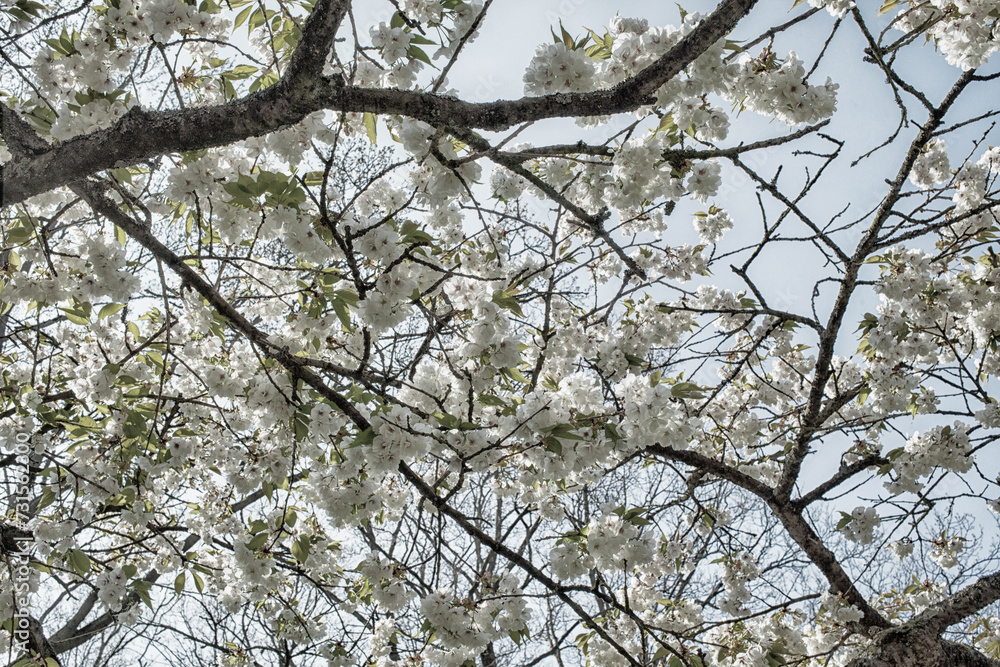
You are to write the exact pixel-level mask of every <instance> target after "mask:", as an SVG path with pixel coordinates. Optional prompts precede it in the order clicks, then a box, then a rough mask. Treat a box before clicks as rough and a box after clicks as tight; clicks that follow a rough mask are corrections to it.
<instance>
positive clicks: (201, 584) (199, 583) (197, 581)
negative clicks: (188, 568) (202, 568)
mask: <svg viewBox="0 0 1000 667" xmlns="http://www.w3.org/2000/svg"><path fill="white" fill-rule="evenodd" d="M191 575H192V576H193V577H194V587H195V588H197V589H198V592H199V593H204V592H205V580H204V579H202V578H201V577H199V576H198V573H197V572H192V573H191Z"/></svg>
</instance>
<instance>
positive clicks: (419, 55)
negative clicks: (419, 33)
mask: <svg viewBox="0 0 1000 667" xmlns="http://www.w3.org/2000/svg"><path fill="white" fill-rule="evenodd" d="M406 55H407V56H409V57H410V58H413V59H415V60H419V61H421V62H424V63H427V64H428V65H430V66H431V67H433V66H434V64H433V63H432V62H431V59H430V58H429V57H428V55H427V54H426V53H425V52H424V50H423V49H421V48H420V47H419V46H417V45H416V44H410V48H408V49H407V50H406Z"/></svg>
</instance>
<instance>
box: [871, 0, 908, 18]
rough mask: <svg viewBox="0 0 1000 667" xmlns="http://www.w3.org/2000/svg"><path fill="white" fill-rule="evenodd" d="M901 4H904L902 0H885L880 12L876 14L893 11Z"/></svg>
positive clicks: (880, 14)
mask: <svg viewBox="0 0 1000 667" xmlns="http://www.w3.org/2000/svg"><path fill="white" fill-rule="evenodd" d="M901 4H903V2H902V0H885V2H883V3H882V6H881V7H879V10H878V14H876V15H875V16H882V14H885V13H886V12H891V11H892V10H893V9H895V8H896V7H898V6H899V5H901Z"/></svg>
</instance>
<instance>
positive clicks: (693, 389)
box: [670, 382, 705, 399]
mask: <svg viewBox="0 0 1000 667" xmlns="http://www.w3.org/2000/svg"><path fill="white" fill-rule="evenodd" d="M670 395H671V396H673V397H674V398H694V399H700V398H705V390H704V389H702V388H701V387H699V386H698V385H696V384H694V383H692V382H678V383H677V384H675V385H674V386H673V387H671V388H670Z"/></svg>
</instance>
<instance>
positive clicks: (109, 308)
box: [97, 303, 125, 320]
mask: <svg viewBox="0 0 1000 667" xmlns="http://www.w3.org/2000/svg"><path fill="white" fill-rule="evenodd" d="M124 307H125V304H123V303H109V304H107V305H105V306H102V307H101V310H100V311H98V313H97V319H99V320H103V319H104V318H105V317H111V316H112V315H114V314H115V313H117V312H118V311H119V310H121V309H122V308H124Z"/></svg>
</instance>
